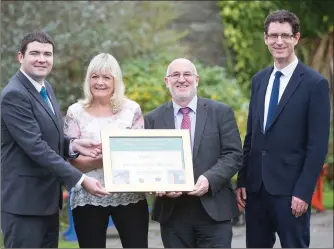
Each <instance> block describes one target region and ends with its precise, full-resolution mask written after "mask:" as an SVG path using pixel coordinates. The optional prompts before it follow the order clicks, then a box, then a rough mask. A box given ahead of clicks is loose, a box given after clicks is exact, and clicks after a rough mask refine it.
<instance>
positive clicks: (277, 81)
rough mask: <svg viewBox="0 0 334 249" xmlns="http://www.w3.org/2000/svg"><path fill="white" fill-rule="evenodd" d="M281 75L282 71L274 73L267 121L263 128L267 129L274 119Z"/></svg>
mask: <svg viewBox="0 0 334 249" xmlns="http://www.w3.org/2000/svg"><path fill="white" fill-rule="evenodd" d="M281 76H282V72H280V71H277V72H276V73H275V79H274V84H273V89H272V90H271V95H270V102H269V108H268V115H267V122H266V128H265V130H267V129H268V127H269V126H270V124H271V122H272V121H273V119H274V116H275V114H276V108H277V105H278V94H279V85H280V78H281Z"/></svg>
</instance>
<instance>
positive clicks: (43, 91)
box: [39, 86, 53, 112]
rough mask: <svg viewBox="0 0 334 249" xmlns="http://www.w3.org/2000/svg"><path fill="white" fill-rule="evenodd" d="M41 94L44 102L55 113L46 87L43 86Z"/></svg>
mask: <svg viewBox="0 0 334 249" xmlns="http://www.w3.org/2000/svg"><path fill="white" fill-rule="evenodd" d="M39 94H40V95H41V96H42V98H43V100H44V101H45V103H46V104H47V105H48V107H49V108H50V109H51V111H52V112H53V110H52V107H51V104H50V102H49V98H48V94H47V92H46V89H45V87H44V86H43V87H42V89H41V91H40V92H39Z"/></svg>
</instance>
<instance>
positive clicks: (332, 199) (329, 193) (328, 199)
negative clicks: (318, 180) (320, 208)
mask: <svg viewBox="0 0 334 249" xmlns="http://www.w3.org/2000/svg"><path fill="white" fill-rule="evenodd" d="M323 198H324V199H323V201H324V206H325V209H331V210H333V209H334V190H333V188H332V187H330V185H329V184H327V183H325V184H324V197H323Z"/></svg>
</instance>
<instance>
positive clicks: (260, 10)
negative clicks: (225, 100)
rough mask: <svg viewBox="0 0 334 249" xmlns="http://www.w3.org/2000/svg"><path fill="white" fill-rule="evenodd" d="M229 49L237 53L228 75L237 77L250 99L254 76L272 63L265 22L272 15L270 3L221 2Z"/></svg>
mask: <svg viewBox="0 0 334 249" xmlns="http://www.w3.org/2000/svg"><path fill="white" fill-rule="evenodd" d="M218 5H219V7H220V9H221V11H220V15H221V17H222V21H223V23H224V36H225V37H226V42H227V46H226V48H227V49H231V50H232V51H233V55H234V57H233V58H234V60H232V57H230V58H229V60H228V67H227V68H228V71H229V73H231V74H233V75H235V77H236V79H237V82H238V84H239V85H240V86H241V89H242V90H243V92H244V93H245V94H246V96H249V90H250V81H251V78H252V76H253V75H254V74H255V73H256V72H257V71H259V70H260V69H262V68H265V67H267V66H268V65H269V64H270V63H271V57H270V54H269V52H268V49H267V47H266V46H265V44H264V41H263V22H264V19H265V18H266V15H267V14H268V13H269V12H270V11H272V10H273V9H274V8H273V4H272V2H270V1H219V3H218Z"/></svg>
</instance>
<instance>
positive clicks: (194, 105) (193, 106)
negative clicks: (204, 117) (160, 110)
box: [172, 95, 198, 117]
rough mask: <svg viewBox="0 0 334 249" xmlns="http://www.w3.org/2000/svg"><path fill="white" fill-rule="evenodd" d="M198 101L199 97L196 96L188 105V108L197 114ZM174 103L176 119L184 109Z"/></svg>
mask: <svg viewBox="0 0 334 249" xmlns="http://www.w3.org/2000/svg"><path fill="white" fill-rule="evenodd" d="M197 99H198V98H197V95H195V96H194V97H193V99H192V100H191V101H190V103H189V104H188V105H187V107H189V108H190V109H191V110H192V111H193V112H194V113H195V114H196V111H197ZM172 102H173V108H174V117H176V115H177V114H178V113H179V110H180V109H181V108H183V107H182V106H179V105H178V104H176V103H175V102H174V101H173V100H172Z"/></svg>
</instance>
